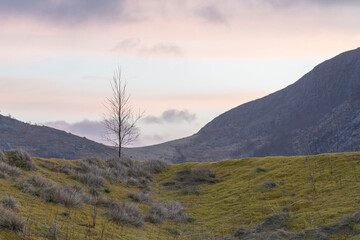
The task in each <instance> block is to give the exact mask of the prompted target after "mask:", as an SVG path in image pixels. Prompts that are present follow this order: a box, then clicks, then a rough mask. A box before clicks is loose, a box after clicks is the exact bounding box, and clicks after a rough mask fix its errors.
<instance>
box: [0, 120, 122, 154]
mask: <svg viewBox="0 0 360 240" xmlns="http://www.w3.org/2000/svg"><path fill="white" fill-rule="evenodd" d="M16 148H21V149H24V150H26V151H27V152H29V153H30V154H31V155H33V156H39V157H46V158H50V157H53V158H66V159H80V158H87V157H90V156H93V157H98V158H108V157H112V156H114V154H115V153H114V150H113V149H112V148H110V147H108V146H105V145H103V144H100V143H96V142H94V141H91V140H88V139H86V138H82V137H79V136H76V135H73V134H70V133H66V132H64V131H60V130H57V129H54V128H50V127H46V126H36V125H31V124H28V123H24V122H21V121H18V120H16V119H13V118H10V117H5V116H3V115H0V149H4V150H9V149H16ZM115 156H116V155H115Z"/></svg>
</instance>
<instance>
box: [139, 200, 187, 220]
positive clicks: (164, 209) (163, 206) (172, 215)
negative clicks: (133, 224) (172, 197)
mask: <svg viewBox="0 0 360 240" xmlns="http://www.w3.org/2000/svg"><path fill="white" fill-rule="evenodd" d="M146 219H147V220H148V221H150V222H152V223H162V222H163V221H165V220H166V219H171V220H174V221H177V222H184V221H187V219H188V216H187V214H186V213H185V212H184V208H183V206H182V205H181V204H180V203H179V202H172V203H157V204H156V205H154V206H152V207H151V208H150V209H149V212H148V214H147V216H146Z"/></svg>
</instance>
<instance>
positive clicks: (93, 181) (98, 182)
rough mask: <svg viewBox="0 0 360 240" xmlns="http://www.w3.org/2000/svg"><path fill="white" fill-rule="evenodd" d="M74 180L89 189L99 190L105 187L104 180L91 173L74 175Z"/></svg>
mask: <svg viewBox="0 0 360 240" xmlns="http://www.w3.org/2000/svg"><path fill="white" fill-rule="evenodd" d="M74 178H75V179H76V180H77V181H80V182H82V183H84V184H86V185H87V186H89V187H94V188H101V187H105V186H106V184H105V181H104V178H103V177H102V176H100V175H96V174H95V173H93V172H89V173H78V174H77V175H74Z"/></svg>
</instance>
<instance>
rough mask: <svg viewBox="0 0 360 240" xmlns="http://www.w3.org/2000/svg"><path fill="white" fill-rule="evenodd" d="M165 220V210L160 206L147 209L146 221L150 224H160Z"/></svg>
mask: <svg viewBox="0 0 360 240" xmlns="http://www.w3.org/2000/svg"><path fill="white" fill-rule="evenodd" d="M166 218H167V209H166V207H165V206H164V205H162V204H156V205H155V206H152V207H151V208H150V209H149V212H148V214H147V215H146V220H147V221H149V222H151V223H162V222H163V221H165V220H166Z"/></svg>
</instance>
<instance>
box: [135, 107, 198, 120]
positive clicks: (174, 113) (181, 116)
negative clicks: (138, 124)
mask: <svg viewBox="0 0 360 240" xmlns="http://www.w3.org/2000/svg"><path fill="white" fill-rule="evenodd" d="M195 120H196V114H192V113H190V112H189V111H187V110H182V111H179V110H175V109H169V110H166V111H164V112H163V113H162V114H161V116H159V117H156V116H147V117H145V118H144V119H143V120H142V121H143V122H144V123H147V124H163V123H179V122H188V123H191V122H193V121H195Z"/></svg>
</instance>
